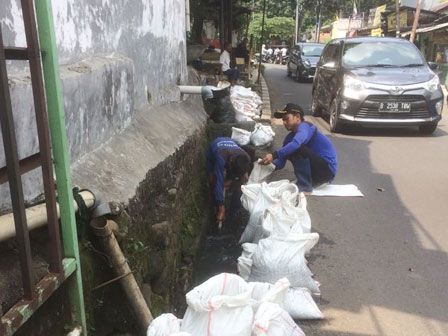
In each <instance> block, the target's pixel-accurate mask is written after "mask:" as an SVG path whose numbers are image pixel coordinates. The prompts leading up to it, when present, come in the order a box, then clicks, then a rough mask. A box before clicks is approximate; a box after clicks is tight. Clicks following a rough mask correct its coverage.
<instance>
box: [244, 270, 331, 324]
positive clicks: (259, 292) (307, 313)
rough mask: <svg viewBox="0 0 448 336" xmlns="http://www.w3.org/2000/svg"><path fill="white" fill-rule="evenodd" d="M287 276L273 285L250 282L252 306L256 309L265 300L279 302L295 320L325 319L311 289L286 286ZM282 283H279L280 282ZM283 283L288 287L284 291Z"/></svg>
mask: <svg viewBox="0 0 448 336" xmlns="http://www.w3.org/2000/svg"><path fill="white" fill-rule="evenodd" d="M285 280H287V279H286V278H283V279H280V280H279V281H277V282H276V283H275V285H272V284H270V283H267V282H250V283H249V286H251V287H252V308H254V311H256V309H258V307H259V306H260V305H261V304H262V303H263V302H273V303H277V304H278V305H279V306H280V307H282V308H283V309H284V310H286V311H287V312H288V314H289V315H291V317H292V318H293V319H294V320H316V319H323V318H324V315H323V314H322V312H321V311H320V309H319V307H318V306H317V304H316V303H315V302H314V299H313V296H312V294H311V291H310V290H309V289H308V288H295V287H290V286H289V281H288V282H287V283H288V286H287V287H286V286H285V284H286V282H285ZM280 281H281V283H280V284H279V282H280ZM281 284H283V287H286V289H285V290H284V291H283V292H282V291H281V289H282V288H283V287H279V286H281Z"/></svg>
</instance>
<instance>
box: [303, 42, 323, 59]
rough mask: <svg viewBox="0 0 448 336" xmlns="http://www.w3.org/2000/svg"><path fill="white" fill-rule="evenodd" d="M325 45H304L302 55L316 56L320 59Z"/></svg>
mask: <svg viewBox="0 0 448 336" xmlns="http://www.w3.org/2000/svg"><path fill="white" fill-rule="evenodd" d="M324 47H325V46H324V45H303V46H302V55H303V56H308V57H312V56H316V57H319V56H320V54H322V50H323V49H324Z"/></svg>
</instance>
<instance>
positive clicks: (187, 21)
mask: <svg viewBox="0 0 448 336" xmlns="http://www.w3.org/2000/svg"><path fill="white" fill-rule="evenodd" d="M185 31H186V32H187V33H189V32H191V19H190V0H185Z"/></svg>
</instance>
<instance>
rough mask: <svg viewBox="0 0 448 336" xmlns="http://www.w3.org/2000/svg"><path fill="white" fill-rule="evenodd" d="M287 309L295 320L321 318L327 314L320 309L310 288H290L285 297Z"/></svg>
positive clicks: (284, 303) (284, 301)
mask: <svg viewBox="0 0 448 336" xmlns="http://www.w3.org/2000/svg"><path fill="white" fill-rule="evenodd" d="M283 309H285V310H286V311H287V312H288V313H289V315H291V317H292V318H293V319H294V320H320V319H324V318H325V316H324V314H322V312H321V311H320V309H319V307H318V306H317V304H316V302H314V299H313V295H312V294H311V291H310V290H309V289H308V288H289V289H288V290H287V292H286V294H285V298H284V299H283Z"/></svg>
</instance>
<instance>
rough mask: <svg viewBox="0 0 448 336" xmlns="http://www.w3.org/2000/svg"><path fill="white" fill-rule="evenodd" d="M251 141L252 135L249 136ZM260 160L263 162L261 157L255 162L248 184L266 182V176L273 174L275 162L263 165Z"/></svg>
mask: <svg viewBox="0 0 448 336" xmlns="http://www.w3.org/2000/svg"><path fill="white" fill-rule="evenodd" d="M232 136H233V133H232ZM232 139H233V138H232ZM249 141H250V136H249ZM260 162H261V159H258V161H257V162H255V163H254V169H252V172H251V173H250V176H249V180H248V181H247V184H254V183H261V182H264V181H265V180H266V178H267V177H268V176H269V175H271V174H272V172H273V171H274V170H275V165H274V164H273V163H270V164H268V165H262V164H260Z"/></svg>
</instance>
